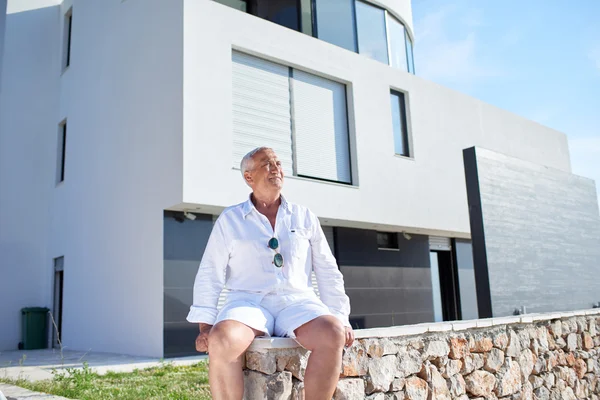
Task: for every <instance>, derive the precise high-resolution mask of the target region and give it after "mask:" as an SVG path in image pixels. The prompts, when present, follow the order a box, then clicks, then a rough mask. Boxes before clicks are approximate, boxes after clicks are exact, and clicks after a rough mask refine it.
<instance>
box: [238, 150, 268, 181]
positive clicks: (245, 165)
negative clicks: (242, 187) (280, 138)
mask: <svg viewBox="0 0 600 400" xmlns="http://www.w3.org/2000/svg"><path fill="white" fill-rule="evenodd" d="M263 150H271V151H272V150H273V149H272V148H270V147H265V146H262V147H257V148H255V149H254V150H251V151H249V152H248V154H246V155H245V156H244V158H242V161H241V162H240V169H241V170H242V176H244V173H245V172H246V171H252V169H253V168H254V160H253V158H252V157H254V156H255V155H256V153H259V152H261V151H263Z"/></svg>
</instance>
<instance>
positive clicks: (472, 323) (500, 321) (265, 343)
mask: <svg viewBox="0 0 600 400" xmlns="http://www.w3.org/2000/svg"><path fill="white" fill-rule="evenodd" d="M590 315H600V308H592V309H588V310H576V311H564V312H548V313H532V314H523V315H514V316H513V315H510V316H507V317H494V318H482V319H472V320H464V321H445V322H428V323H422V324H414V325H402V326H392V327H387V328H371V329H356V330H355V331H354V336H355V337H356V339H365V338H389V337H398V336H410V335H418V334H421V333H427V332H448V331H464V330H467V329H473V328H489V327H492V326H499V325H509V324H530V323H532V322H540V321H551V320H554V319H560V318H569V317H575V316H590ZM296 347H300V344H298V342H296V341H295V340H294V339H290V338H281V337H264V336H260V337H257V338H256V339H254V342H252V345H251V346H250V347H249V349H248V350H252V351H256V350H260V349H293V348H296Z"/></svg>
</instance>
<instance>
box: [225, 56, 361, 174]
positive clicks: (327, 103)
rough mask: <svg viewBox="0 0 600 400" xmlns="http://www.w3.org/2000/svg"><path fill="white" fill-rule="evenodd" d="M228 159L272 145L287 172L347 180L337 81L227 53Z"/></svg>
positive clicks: (236, 160) (342, 96)
mask: <svg viewBox="0 0 600 400" xmlns="http://www.w3.org/2000/svg"><path fill="white" fill-rule="evenodd" d="M232 63H233V66H232V70H233V78H232V79H233V154H232V156H233V158H232V165H233V167H234V168H239V164H240V160H241V159H242V157H243V156H244V155H245V154H246V153H247V152H248V151H250V150H252V149H254V148H256V147H259V146H269V147H272V148H273V149H274V150H275V152H276V153H277V155H278V156H279V158H280V159H281V163H282V165H283V170H284V173H285V174H286V175H288V176H291V175H296V176H304V177H310V178H316V179H321V180H327V181H334V182H341V183H348V184H349V183H352V177H351V170H350V146H349V138H348V120H347V110H346V108H347V104H346V86H345V85H344V84H342V83H339V82H335V81H332V80H329V79H325V78H322V77H319V76H316V75H312V74H309V73H306V72H303V71H300V70H296V69H292V68H289V67H286V66H283V65H280V64H276V63H273V62H270V61H266V60H262V59H260V58H257V57H254V56H250V55H247V54H243V53H239V52H233V54H232Z"/></svg>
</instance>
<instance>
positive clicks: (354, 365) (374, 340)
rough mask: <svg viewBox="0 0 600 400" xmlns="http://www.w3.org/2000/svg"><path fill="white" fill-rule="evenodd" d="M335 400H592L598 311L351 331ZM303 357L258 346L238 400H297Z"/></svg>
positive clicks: (285, 343) (598, 391)
mask: <svg viewBox="0 0 600 400" xmlns="http://www.w3.org/2000/svg"><path fill="white" fill-rule="evenodd" d="M356 337H357V340H355V342H354V343H353V344H352V346H350V347H349V348H347V349H346V350H345V351H344V353H343V356H342V360H341V365H340V375H339V378H340V379H339V381H338V384H337V390H336V392H335V394H334V396H333V399H334V400H351V399H353V400H354V399H356V400H359V399H368V400H400V399H402V400H468V399H478V400H483V399H486V400H525V399H534V398H535V399H540V400H541V399H546V400H555V399H567V400H576V399H584V398H585V399H591V400H600V310H598V309H594V310H581V311H574V312H564V313H556V312H554V313H545V314H537V313H536V314H527V315H520V316H507V317H501V318H487V319H480V320H471V321H455V322H443V323H428V324H425V323H424V324H417V325H409V326H400V327H390V328H376V329H362V330H357V331H356ZM309 358H310V351H308V350H306V349H304V348H302V347H300V346H299V345H298V343H297V342H296V341H295V340H293V339H289V338H257V339H256V340H255V341H254V344H253V346H252V347H251V348H250V349H249V351H248V352H247V353H246V354H245V360H244V364H245V369H244V385H245V396H244V399H246V400H254V399H272V400H304V375H305V372H306V367H307V365H308V360H309Z"/></svg>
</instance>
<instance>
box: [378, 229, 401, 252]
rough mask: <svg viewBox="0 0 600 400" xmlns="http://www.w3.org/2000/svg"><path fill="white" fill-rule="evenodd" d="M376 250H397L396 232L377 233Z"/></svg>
mask: <svg viewBox="0 0 600 400" xmlns="http://www.w3.org/2000/svg"><path fill="white" fill-rule="evenodd" d="M377 248H378V249H380V250H398V249H399V247H398V234H397V233H396V232H377Z"/></svg>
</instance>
